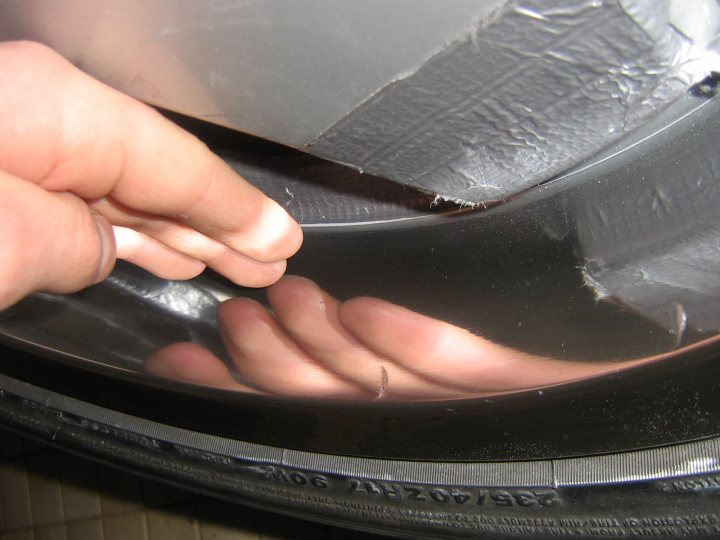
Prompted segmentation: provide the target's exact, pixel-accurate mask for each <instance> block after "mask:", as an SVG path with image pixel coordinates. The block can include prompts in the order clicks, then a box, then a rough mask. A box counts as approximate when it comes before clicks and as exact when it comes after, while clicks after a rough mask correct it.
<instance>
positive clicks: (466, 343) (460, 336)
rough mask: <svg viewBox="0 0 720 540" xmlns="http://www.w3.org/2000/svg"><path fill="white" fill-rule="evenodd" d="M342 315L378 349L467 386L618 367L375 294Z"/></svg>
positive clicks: (572, 376)
mask: <svg viewBox="0 0 720 540" xmlns="http://www.w3.org/2000/svg"><path fill="white" fill-rule="evenodd" d="M339 319H340V321H341V322H342V324H343V325H344V326H345V327H346V328H347V329H348V331H349V332H350V333H351V334H352V335H353V336H355V337H356V338H357V339H358V340H359V341H360V342H362V343H363V344H365V345H366V346H368V347H369V348H371V349H372V350H374V351H375V352H376V353H377V354H381V355H383V356H386V357H387V358H390V359H392V360H393V361H394V362H396V363H398V364H399V365H401V366H403V367H405V368H406V369H407V370H409V371H411V372H413V373H416V374H420V375H422V376H423V377H425V378H428V379H430V380H433V381H436V382H438V383H442V384H446V385H448V386H451V387H454V388H460V389H465V390H468V391H474V392H489V391H499V390H504V391H510V390H520V389H526V388H536V387H541V386H547V385H552V384H559V383H562V382H568V381H572V380H577V379H580V378H585V377H590V376H593V375H597V374H600V373H605V372H607V371H608V370H611V369H614V367H615V366H613V365H612V364H605V363H603V364H599V363H598V364H595V363H592V364H583V363H578V362H566V361H560V360H552V359H548V358H542V357H539V356H534V355H531V354H526V353H523V352H520V351H516V350H513V349H509V348H506V347H503V346H501V345H497V344H495V343H492V342H490V341H488V340H486V339H483V338H481V337H478V336H475V335H473V334H471V333H470V332H468V331H466V330H463V329H461V328H459V327H457V326H453V325H451V324H448V323H445V322H442V321H438V320H436V319H432V318H430V317H426V316H424V315H420V314H419V313H415V312H413V311H410V310H408V309H405V308H402V307H400V306H396V305H394V304H391V303H389V302H385V301H383V300H378V299H375V298H354V299H352V300H348V301H347V302H345V303H344V304H343V305H342V306H341V308H340V312H339Z"/></svg>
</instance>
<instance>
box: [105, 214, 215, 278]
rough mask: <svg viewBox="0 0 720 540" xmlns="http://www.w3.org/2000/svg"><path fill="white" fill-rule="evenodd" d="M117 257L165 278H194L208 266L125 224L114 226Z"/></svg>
mask: <svg viewBox="0 0 720 540" xmlns="http://www.w3.org/2000/svg"><path fill="white" fill-rule="evenodd" d="M113 233H114V234H115V245H116V247H117V257H118V258H119V259H125V260H126V261H129V262H131V263H133V264H137V265H138V266H142V267H143V268H145V269H146V270H148V271H150V272H152V273H153V274H155V275H156V276H158V277H161V278H164V279H190V278H193V277H195V276H197V275H198V274H200V273H201V272H202V271H203V270H204V269H205V265H204V264H203V263H202V262H200V261H198V260H196V259H192V258H190V257H186V256H185V255H183V254H182V253H178V252H177V251H175V250H173V249H170V248H168V247H167V246H165V245H164V244H161V243H160V242H158V241H156V240H153V239H152V238H150V237H148V236H146V235H144V234H141V233H139V232H137V231H134V230H132V229H127V228H125V227H117V226H113Z"/></svg>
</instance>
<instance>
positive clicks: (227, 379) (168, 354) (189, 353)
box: [143, 343, 258, 393]
mask: <svg viewBox="0 0 720 540" xmlns="http://www.w3.org/2000/svg"><path fill="white" fill-rule="evenodd" d="M143 368H144V369H145V371H147V372H148V373H151V374H153V375H157V376H159V377H163V378H166V379H172V380H175V381H180V382H186V383H192V384H200V385H202V386H211V387H213V388H220V389H223V390H233V391H236V392H250V393H258V392H257V390H255V389H254V388H251V387H249V386H247V385H244V384H240V383H239V382H237V381H236V380H235V379H234V378H233V376H232V374H231V373H230V370H228V368H227V367H226V366H225V364H223V362H222V360H220V359H219V358H218V357H217V356H215V355H214V354H212V353H211V352H210V351H208V350H207V349H204V348H202V347H200V346H199V345H195V344H194V343H174V344H172V345H169V346H167V347H165V348H163V349H161V350H159V351H158V352H156V353H155V354H153V355H152V356H151V357H150V358H148V359H147V360H145V364H144V365H143Z"/></svg>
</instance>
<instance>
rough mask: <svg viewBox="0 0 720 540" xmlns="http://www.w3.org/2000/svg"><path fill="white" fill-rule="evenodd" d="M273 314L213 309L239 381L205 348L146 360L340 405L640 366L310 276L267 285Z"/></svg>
mask: <svg viewBox="0 0 720 540" xmlns="http://www.w3.org/2000/svg"><path fill="white" fill-rule="evenodd" d="M267 294H268V300H269V303H270V306H271V308H272V311H273V313H274V316H273V315H272V314H271V313H270V312H269V311H268V310H267V309H265V308H264V307H263V306H262V305H261V304H259V303H257V302H255V301H253V300H250V299H248V298H234V299H232V300H229V301H227V302H225V303H224V304H222V305H221V306H220V308H219V311H218V319H219V325H220V332H221V334H222V336H223V341H224V343H225V346H226V349H227V351H228V354H229V356H230V358H231V359H232V362H233V367H234V368H235V369H236V370H237V371H238V372H239V373H240V374H241V375H242V376H244V377H246V378H247V379H248V380H249V381H251V382H252V383H253V384H254V385H255V387H252V386H250V385H244V384H241V383H239V382H237V381H236V380H235V378H234V377H233V375H232V374H231V371H230V369H228V367H227V366H225V364H224V363H223V362H222V361H221V360H220V359H219V358H217V357H216V356H215V355H213V354H212V353H211V352H210V351H207V350H206V349H203V348H202V347H200V346H198V345H195V344H193V343H177V344H174V345H171V346H169V347H166V348H164V349H162V350H161V351H159V352H157V353H156V354H154V355H153V356H152V357H150V358H148V360H147V361H146V362H145V370H146V371H148V372H150V373H153V374H156V375H160V376H163V377H166V378H170V379H175V380H180V381H185V382H192V383H196V384H201V385H206V386H213V387H216V388H223V389H226V390H235V391H242V392H253V393H257V392H261V393H269V394H278V395H286V396H305V397H332V398H343V399H361V400H362V399H387V400H407V399H454V398H465V397H473V396H480V395H489V394H493V393H498V392H509V391H517V390H523V389H530V388H540V387H545V386H550V385H555V384H560V383H564V382H570V381H573V380H579V379H584V378H588V377H593V376H598V375H601V374H603V373H608V372H612V371H616V370H618V369H621V368H625V367H628V366H630V365H635V364H637V363H639V362H641V361H647V360H650V359H641V360H639V361H633V360H630V361H625V362H602V363H584V362H572V361H565V360H556V359H551V358H545V357H540V356H537V355H532V354H528V353H523V352H520V351H516V350H513V349H510V348H508V347H504V346H502V345H498V344H496V343H493V342H491V341H489V340H487V339H484V338H482V337H480V336H476V335H474V334H472V333H470V332H468V331H467V330H463V329H462V328H459V327H457V326H454V325H451V324H449V323H446V322H442V321H439V320H436V319H432V318H430V317H426V316H424V315H421V314H419V313H415V312H413V311H410V310H408V309H406V308H403V307H400V306H397V305H394V304H391V303H390V302H386V301H383V300H379V299H375V298H366V297H363V298H353V299H351V300H347V301H345V302H339V301H338V300H336V299H335V298H333V297H331V296H330V295H329V294H327V293H326V292H325V291H323V290H322V289H320V287H318V286H317V285H316V284H315V283H313V282H312V281H310V280H307V279H304V278H299V277H295V276H286V277H284V278H283V279H281V280H280V281H279V282H278V283H276V284H274V285H273V286H271V287H270V288H269V289H268V291H267Z"/></svg>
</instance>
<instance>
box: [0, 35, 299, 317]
mask: <svg viewBox="0 0 720 540" xmlns="http://www.w3.org/2000/svg"><path fill="white" fill-rule="evenodd" d="M0 66H2V70H0V117H1V118H2V119H3V121H2V124H0V211H2V220H0V245H2V252H1V254H0V309H3V308H6V307H8V306H10V305H12V304H13V303H15V302H16V301H18V300H19V299H21V298H22V297H23V296H25V295H27V294H29V293H31V292H34V291H46V292H55V293H67V292H74V291H77V290H79V289H82V288H83V287H85V286H87V285H90V284H93V283H96V282H98V281H100V280H102V279H104V278H105V277H106V276H107V275H108V274H109V273H110V271H111V270H112V267H113V264H114V262H115V259H116V257H119V258H122V259H126V260H128V261H130V262H133V263H135V264H137V265H139V266H142V267H143V268H145V269H147V270H149V271H150V272H153V273H154V274H156V275H158V276H160V277H163V278H166V279H187V278H191V277H194V276H196V275H197V274H199V273H200V272H202V271H203V269H204V268H205V266H206V265H207V266H209V267H211V268H213V269H214V270H216V271H217V272H219V273H221V274H223V275H224V276H226V277H227V278H229V279H231V280H232V281H234V282H236V283H238V284H241V285H246V286H252V287H258V286H266V285H269V284H270V283H273V282H275V281H276V280H277V279H279V278H280V276H281V275H282V274H283V272H284V271H285V259H287V258H288V257H290V256H291V255H293V254H294V253H295V252H296V251H297V249H298V248H299V246H300V243H301V242H302V233H301V231H300V228H299V226H298V225H297V224H296V223H295V222H294V221H293V220H292V219H291V218H290V217H289V216H288V215H287V213H285V211H284V210H283V209H282V208H281V207H280V206H279V205H277V204H276V203H274V202H273V201H271V200H270V199H268V198H267V197H265V196H264V195H263V194H262V193H261V192H260V191H258V190H257V189H256V188H254V187H253V186H251V185H250V184H248V183H247V182H245V181H244V180H243V179H242V178H240V177H239V176H238V175H237V174H236V173H235V172H234V171H232V169H231V168H230V167H229V166H227V165H226V164H225V163H224V162H223V161H222V160H221V159H219V158H218V157H216V156H215V155H213V154H212V153H211V152H210V151H209V150H208V149H207V147H206V146H205V145H203V144H202V143H201V142H200V141H199V140H197V139H196V138H195V137H193V136H192V135H190V134H188V133H186V132H184V131H183V130H182V129H180V128H178V127H177V126H175V125H174V124H173V123H171V122H170V121H168V120H166V119H165V118H163V117H162V116H161V115H160V114H158V113H157V112H156V111H154V110H153V109H151V108H150V107H148V106H146V105H143V104H142V103H140V102H138V101H135V100H134V99H132V98H130V97H128V96H125V95H124V94H121V93H119V92H117V91H115V90H113V89H111V88H109V87H107V86H105V85H103V84H102V83H100V82H98V81H96V80H94V79H92V78H91V77H89V76H87V75H85V74H84V73H82V72H81V71H79V70H77V69H76V68H75V67H73V66H72V65H71V64H70V63H69V62H67V61H66V60H64V59H63V58H62V57H60V56H59V55H58V54H56V53H54V52H53V51H51V50H50V49H48V48H47V47H44V46H42V45H39V44H34V43H27V42H9V43H0Z"/></svg>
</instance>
